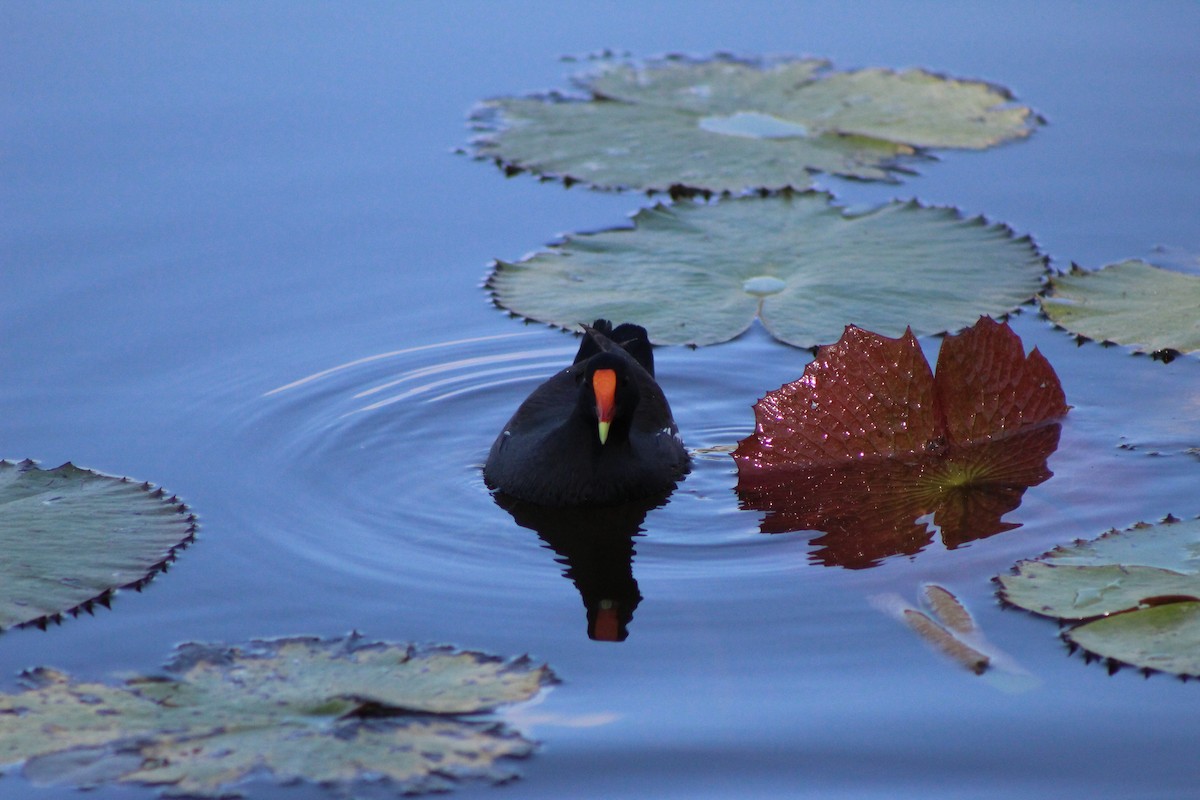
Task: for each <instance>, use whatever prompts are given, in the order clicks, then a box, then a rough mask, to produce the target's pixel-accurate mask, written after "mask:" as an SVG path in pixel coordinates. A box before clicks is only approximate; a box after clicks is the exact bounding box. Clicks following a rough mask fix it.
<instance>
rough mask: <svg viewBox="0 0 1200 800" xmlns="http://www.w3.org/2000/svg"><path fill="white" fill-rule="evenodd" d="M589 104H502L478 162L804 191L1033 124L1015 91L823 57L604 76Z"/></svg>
mask: <svg viewBox="0 0 1200 800" xmlns="http://www.w3.org/2000/svg"><path fill="white" fill-rule="evenodd" d="M577 83H578V84H579V86H580V88H581V89H583V90H584V91H585V92H586V93H587V98H586V99H579V98H564V97H562V96H560V95H553V96H548V97H526V98H514V97H506V98H500V99H496V100H491V101H489V102H487V103H485V104H484V105H483V106H482V107H481V108H479V109H477V110H476V112H475V114H474V115H473V119H474V122H475V123H476V127H477V128H478V130H480V131H481V133H482V135H481V136H480V137H478V138H477V139H476V141H475V142H474V146H475V152H476V154H477V156H478V157H480V158H491V159H494V160H495V161H496V162H497V163H499V164H500V165H501V166H503V167H504V168H505V169H506V170H508V171H510V172H512V171H519V170H529V171H531V172H534V173H537V174H539V175H543V176H550V177H558V178H562V179H564V180H566V181H568V182H571V181H584V182H587V183H589V184H591V185H594V186H599V187H605V188H618V189H644V190H648V191H672V192H679V191H681V190H682V191H699V192H734V193H737V192H741V191H744V190H747V189H760V188H761V189H782V188H785V187H790V188H796V189H801V188H804V187H806V186H808V185H809V183H810V181H811V173H812V172H814V171H820V172H828V173H833V174H837V175H845V176H850V177H854V178H862V179H872V180H891V179H894V177H895V174H896V172H897V171H898V170H900V169H901V167H900V165H899V164H898V161H900V160H901V159H902V158H903V157H905V156H912V155H914V154H916V153H917V152H918V150H919V149H920V148H936V147H960V148H972V149H982V148H985V147H990V146H991V145H994V144H997V143H999V142H1002V141H1005V140H1008V139H1014V138H1018V137H1022V136H1025V135H1027V134H1028V133H1029V132H1030V130H1031V129H1032V126H1033V124H1035V122H1036V118H1035V117H1034V115H1032V113H1031V112H1030V110H1029V109H1028V108H1025V107H1022V106H1015V105H1013V104H1012V103H1011V102H1010V101H1011V100H1012V97H1011V95H1010V94H1009V93H1008V91H1007V90H1005V89H1001V88H999V87H996V86H994V85H992V84H987V83H983V82H981V81H965V80H956V79H953V78H947V77H944V76H941V75H935V74H933V73H930V72H926V71H924V70H915V69H914V70H906V71H903V72H894V71H892V70H886V69H863V70H857V71H853V72H833V71H832V70H831V69H830V68H829V64H828V63H827V62H825V61H822V60H818V59H800V60H785V61H775V62H771V63H760V62H751V61H743V60H736V59H732V58H717V59H713V60H707V61H693V60H688V59H679V58H676V59H669V60H664V61H655V62H651V63H648V64H646V65H645V66H641V67H637V66H632V65H629V64H618V65H610V66H609V67H608V68H607V69H604V70H602V71H600V72H598V73H595V74H593V75H589V76H583V77H581V78H579V79H578V81H577Z"/></svg>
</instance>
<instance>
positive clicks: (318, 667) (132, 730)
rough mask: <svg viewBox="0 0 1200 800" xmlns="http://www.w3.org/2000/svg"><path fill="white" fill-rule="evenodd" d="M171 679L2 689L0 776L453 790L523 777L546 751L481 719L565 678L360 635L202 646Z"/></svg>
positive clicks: (211, 793)
mask: <svg viewBox="0 0 1200 800" xmlns="http://www.w3.org/2000/svg"><path fill="white" fill-rule="evenodd" d="M167 673H168V677H165V678H134V679H131V680H128V681H126V682H125V683H124V684H121V685H117V686H112V685H108V684H102V683H76V682H73V681H71V679H70V678H69V676H67V675H64V674H62V673H60V672H56V671H54V670H48V669H39V670H35V671H34V672H32V673H27V675H26V678H27V683H29V684H30V685H29V687H28V688H27V689H26V690H25V691H22V692H19V693H17V694H11V695H9V694H0V765H10V764H15V763H19V762H25V773H26V775H27V776H29V777H30V778H31V779H34V780H53V782H56V783H67V784H74V785H78V786H80V787H81V788H86V787H89V786H94V785H97V784H100V783H108V782H121V783H144V784H151V785H156V786H165V787H166V793H167V794H172V795H175V794H185V795H188V796H199V797H229V796H236V795H237V791H236V789H235V788H234V784H235V783H236V782H238V781H240V780H243V779H245V778H247V777H249V776H251V775H261V774H268V775H270V776H271V777H272V778H273V779H275V780H276V781H279V782H281V783H288V782H294V781H298V780H303V781H311V782H314V783H320V784H322V785H326V786H330V787H334V788H338V789H341V790H345V791H347V792H349V791H352V790H353V788H354V786H355V785H356V784H357V783H361V782H365V781H371V782H378V781H379V780H384V781H387V782H389V783H391V784H393V785H394V787H395V789H396V790H397V791H398V792H401V791H402V792H406V793H413V792H417V791H427V790H441V789H445V788H447V787H448V785H449V782H450V781H451V780H453V779H457V778H464V777H481V778H485V779H488V780H493V781H501V780H505V779H508V778H510V777H511V776H512V775H511V773H510V772H508V771H506V770H504V769H501V768H500V767H499V766H497V764H496V761H497V760H498V759H501V758H509V757H522V756H527V755H529V754H530V753H531V752H532V751H533V744H532V743H531V742H529V741H527V740H526V739H524V738H522V737H521V736H519V735H518V734H516V733H514V732H512V731H510V730H507V729H506V728H504V727H503V726H500V725H498V724H496V723H494V722H486V721H468V720H462V719H459V718H458V717H457V716H455V715H463V714H479V713H483V712H487V711H491V710H493V709H495V708H496V707H497V706H499V705H502V704H507V703H515V702H520V701H523V700H528V699H529V698H531V697H532V696H534V695H535V694H536V693H537V692H538V691H539V690H540V688H541V687H542V686H543V685H545V684H547V683H549V682H550V681H552V680H553V676H552V675H551V673H550V671H549V669H548V668H546V667H544V666H542V667H538V666H534V665H533V664H532V663H531V662H530V661H529V660H528V659H524V658H523V659H518V660H515V661H502V660H501V659H498V658H495V657H492V656H487V655H483V654H480V653H473V652H461V651H455V650H451V649H449V648H428V649H416V648H414V647H412V646H410V645H403V644H400V645H397V644H389V643H382V642H375V643H368V642H364V641H362V639H361V638H360V637H358V636H351V637H347V638H344V639H333V640H319V639H313V638H291V639H278V640H271V641H256V642H251V643H250V644H248V645H244V646H240V647H228V646H223V645H200V644H189V645H184V646H182V647H181V648H180V649H179V650H178V651H177V653H176V655H175V658H174V659H173V661H172V663H171V664H170V665H168V667H167Z"/></svg>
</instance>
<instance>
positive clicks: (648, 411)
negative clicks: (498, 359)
mask: <svg viewBox="0 0 1200 800" xmlns="http://www.w3.org/2000/svg"><path fill="white" fill-rule="evenodd" d="M582 327H583V330H584V335H583V341H582V342H581V343H580V345H579V352H578V353H577V354H576V356H575V361H574V363H572V364H571V366H570V367H567V368H566V369H564V370H562V371H561V372H559V373H558V374H556V375H555V376H554V377H552V378H550V379H549V380H548V381H546V382H545V383H543V384H542V385H541V386H539V387H538V388H537V389H535V390H534V391H533V393H532V394H530V395H529V397H528V398H526V400H525V402H523V403H522V404H521V406H520V407H519V408H518V409H517V411H516V413H515V414H513V416H512V418H511V419H510V420H509V421H508V423H507V424H505V426H504V429H503V430H502V431H501V432H500V435H499V436H498V437H496V441H495V443H494V444H492V449H491V452H490V453H489V454H488V459H487V463H486V465H485V466H484V468H483V477H484V480H485V481H486V482H487V484H488V486H490V487H491V488H493V489H496V490H499V491H501V492H503V493H505V494H507V495H509V496H511V497H514V498H517V499H520V500H524V501H527V502H531V503H536V504H538V505H543V506H553V507H566V506H588V505H592V506H595V505H614V504H616V503H622V502H626V501H629V500H635V499H639V498H646V497H654V496H665V495H666V494H669V493H670V491H671V490H672V489H673V488H674V487H675V484H676V483H677V482H678V481H679V479H680V478H681V477H683V475H684V474H686V473H687V471H688V453H687V450H686V449H685V448H684V446H683V442H682V440H680V438H679V429H678V427H677V426H676V425H675V419H674V417H672V415H671V407H670V405H668V403H667V398H666V397H665V396H664V394H663V391H662V389H661V388H660V387H659V385H658V383H657V382H655V380H654V352H653V350H652V348H651V346H650V339H649V338H648V337H647V335H646V329H645V328H642V327H641V326H639V325H632V324H629V323H625V324H623V325H618V326H617V327H616V328H614V327H613V326H612V323H610V322H609V321H608V320H596V321H595V322H594V323H593V324H592V325H590V326H588V325H584V326H582Z"/></svg>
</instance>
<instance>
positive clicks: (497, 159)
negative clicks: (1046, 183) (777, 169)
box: [455, 52, 1046, 200]
mask: <svg viewBox="0 0 1200 800" xmlns="http://www.w3.org/2000/svg"><path fill="white" fill-rule="evenodd" d="M561 60H563V61H574V62H579V61H583V62H589V63H591V64H598V65H600V66H598V67H595V66H593V67H591V68H590V69H586V70H580V71H576V72H575V73H573V74H571V75H569V76H568V77H567V82H568V83H569V84H570V86H571V87H572V89H573V90H574V91H572V90H567V91H563V90H561V89H547V90H543V91H532V92H526V93H525V94H522V95H517V96H516V97H517V98H518V99H524V100H537V101H541V102H544V103H590V102H596V101H605V100H609V99H610V98H607V97H605V96H604V95H602V94H598V93H596V92H594V91H592V89H591V87H590V85H589V82H588V81H589V79H590V78H591V77H592V76H594V75H597V74H599V72H600V71H602V70H603V69H606V68H608V67H611V66H614V65H625V66H631V67H635V68H640V69H647V68H654V67H655V66H659V65H665V64H705V63H710V62H721V63H729V64H741V65H745V66H748V67H753V68H756V69H768V68H770V67H772V66H774V65H777V64H785V63H789V62H792V61H813V62H819V64H820V65H819V66H818V67H817V70H816V73H815V75H816V76H817V78H816V79H818V80H819V79H821V78H824V77H826V76H827V75H828V74H830V73H836V72H838V70H836V69H835V68H834V64H833V61H832V60H831V59H828V58H823V57H817V56H808V55H799V56H797V55H775V56H739V55H735V54H733V53H729V52H716V53H713V54H712V55H709V56H696V55H690V54H685V53H677V52H676V53H667V54H665V55H661V56H650V57H646V58H635V57H632V56H631V55H629V54H628V53H626V54H624V55H620V56H618V55H616V54H610V53H607V52H605V53H601V54H599V55H597V56H588V57H584V58H573V59H572V58H563V59H561ZM868 69H872V70H877V71H881V72H887V73H890V74H893V75H897V74H900V73H902V72H909V71H917V72H923V73H925V74H926V75H929V76H931V77H934V78H938V79H941V80H945V81H954V82H962V83H974V84H978V85H980V86H983V87H986V88H987V89H989V90H991V91H993V92H995V93H996V94H997V95H999V96H1000V97H1002V98H1003V100H1002V104H1003V103H1015V102H1016V101H1017V98H1016V95H1015V93H1014V92H1013V90H1012V89H1010V88H1009V87H1007V86H1004V85H1002V84H999V83H996V82H994V81H989V80H985V79H982V78H964V77H955V76H953V75H950V74H949V73H947V72H944V71H942V70H934V69H928V68H925V67H911V68H904V69H897V68H894V67H857V68H852V69H849V70H844V71H845V72H846V73H847V74H850V73H854V72H861V71H864V70H868ZM502 99H507V96H505V97H490V98H488V99H486V100H483V101H481V102H478V103H476V104H475V105H474V107H473V108H472V109H471V111H470V112H469V113H468V115H467V122H468V127H469V129H470V130H472V131H473V132H474V135H473V136H472V137H471V138H470V140H469V141H468V146H467V147H466V148H462V147H460V148H457V149H456V151H455V152H457V153H459V154H462V155H467V156H469V157H470V158H472V159H473V160H475V161H491V162H492V163H493V164H495V165H496V167H497V168H498V169H499V170H500V171H501V172H503V173H504V177H506V178H513V177H516V176H518V175H521V174H522V173H526V172H528V173H529V174H530V175H531V176H533V177H534V178H536V179H537V180H538V181H539V182H540V183H562V185H563V188H565V189H570V188H571V187H572V186H574V185H576V184H582V185H583V186H586V187H587V188H588V189H590V190H592V191H600V192H637V193H639V194H644V195H646V196H648V197H653V196H655V195H659V194H665V195H667V196H669V197H670V198H671V199H672V200H680V199H684V198H690V197H699V198H703V199H705V200H710V199H712V198H713V197H729V196H745V195H759V196H769V195H773V194H780V193H787V192H799V191H805V190H807V189H811V188H812V187H811V185H810V186H778V187H766V186H757V187H747V188H746V189H745V190H743V191H742V192H730V191H714V190H712V189H706V188H704V187H698V186H690V185H687V184H683V183H676V184H673V185H671V186H669V187H667V188H666V189H661V188H655V187H648V188H645V189H642V188H638V187H634V186H605V185H602V184H594V183H592V182H591V181H588V180H586V179H583V178H578V177H575V176H573V175H569V174H567V173H562V172H551V171H539V170H534V169H531V168H529V167H525V166H522V165H520V164H515V163H512V162H510V161H508V160H506V159H505V158H504V157H503V156H501V155H499V154H497V153H494V152H484V151H485V150H488V149H491V148H492V147H493V146H494V144H495V137H496V136H497V135H498V134H500V133H501V132H502V131H503V129H504V126H503V125H502V123H501V122H500V119H499V116H500V112H499V110H498V109H497V108H496V106H495V105H493V103H494V102H495V101H497V100H502ZM1045 124H1046V118H1045V116H1044V115H1042V114H1041V113H1039V112H1038V111H1037V110H1035V109H1033V108H1029V118H1028V123H1027V124H1026V126H1025V128H1024V129H1023V130H1022V131H1021V132H1020V133H1019V134H1017V135H1016V136H1014V137H1013V138H1012V139H1011V140H1008V141H1005V142H1000V143H997V144H995V145H992V147H998V146H1001V145H1003V144H1008V143H1010V142H1012V141H1019V140H1022V139H1026V138H1028V137H1029V136H1030V135H1031V134H1032V133H1033V132H1034V131H1035V130H1037V128H1039V127H1041V126H1043V125H1045ZM889 141H891V140H889ZM895 143H896V144H901V145H905V146H906V147H909V148H911V151H910V152H908V153H903V154H900V155H897V156H896V157H894V158H891V159H887V160H886V161H883V162H881V163H880V164H879V168H880V169H881V170H883V171H884V172H887V173H888V174H889V175H892V177H891V178H890V179H888V180H880V181H869V182H877V183H885V184H886V183H899V182H900V181H899V178H897V177H895V176H897V175H905V176H915V175H917V174H919V173H918V172H917V170H916V168H915V167H914V166H910V164H915V163H918V162H922V161H937V160H938V157H937V155H935V153H934V151H936V150H956V149H961V148H956V147H952V146H948V147H934V148H931V147H919V146H916V145H912V144H908V143H906V142H902V141H899V140H896V141H895ZM988 149H990V148H988ZM805 169H806V171H807V172H808V174H809V175H812V176H816V175H822V174H830V175H833V176H834V177H842V178H843V179H845V180H858V179H856V178H854V177H852V176H838V175H837V174H836V173H825V172H823V171H822V170H819V169H812V168H807V167H806V168H805Z"/></svg>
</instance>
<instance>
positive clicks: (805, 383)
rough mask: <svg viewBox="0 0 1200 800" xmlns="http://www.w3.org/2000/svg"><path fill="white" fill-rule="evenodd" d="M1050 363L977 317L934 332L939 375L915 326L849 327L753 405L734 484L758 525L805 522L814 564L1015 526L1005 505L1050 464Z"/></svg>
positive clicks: (1058, 406)
mask: <svg viewBox="0 0 1200 800" xmlns="http://www.w3.org/2000/svg"><path fill="white" fill-rule="evenodd" d="M1067 409H1068V406H1067V405H1066V401H1065V398H1064V397H1063V392H1062V387H1061V385H1060V384H1059V381H1058V377H1057V376H1056V375H1055V374H1054V369H1053V368H1052V367H1051V366H1050V364H1049V363H1048V362H1047V361H1046V359H1045V358H1044V357H1043V356H1042V354H1041V353H1039V352H1038V351H1037V349H1036V348H1035V349H1034V350H1033V351H1032V352H1031V353H1030V354H1029V355H1028V357H1026V355H1025V350H1024V348H1023V347H1022V345H1021V340H1020V338H1018V337H1017V335H1016V334H1015V333H1013V332H1012V330H1011V329H1010V328H1009V327H1008V325H1007V324H999V323H996V322H994V321H992V320H991V319H989V318H987V317H984V318H982V319H980V320H979V321H978V322H977V323H976V324H975V325H974V326H973V327H971V328H969V329H967V330H965V331H963V332H962V333H961V334H959V335H956V336H948V337H946V339H945V340H944V341H943V342H942V348H941V352H940V353H939V354H938V366H937V374H936V376H935V375H934V374H933V373H932V372H931V370H930V369H929V364H928V362H926V360H925V356H924V355H923V354H922V352H921V348H920V345H918V344H917V340H916V338H915V337H914V336H913V335H912V332H911V331H909V332H906V333H905V335H904V336H903V337H901V338H899V339H889V338H886V337H883V336H879V335H878V334H875V333H871V332H870V331H864V330H861V329H859V328H855V327H853V326H851V327H848V328H847V329H846V332H845V334H844V335H843V336H842V338H841V340H839V341H838V342H837V344H834V345H831V346H829V347H824V348H822V349H821V350H820V352H819V353H818V355H817V358H816V360H815V361H813V362H812V363H810V364H809V365H808V366H807V367H806V368H805V370H804V375H803V376H802V377H801V378H800V379H799V380H797V381H795V382H793V383H790V384H787V385H786V386H783V387H781V388H780V389H778V390H776V391H774V392H770V393H768V394H767V396H766V397H764V398H763V399H761V400H760V401H758V403H757V404H755V407H754V413H755V417H756V419H757V425H756V426H755V431H754V433H753V434H752V435H750V436H748V437H747V438H745V439H743V440H742V441H741V442H739V443H738V447H737V450H735V451H734V453H733V458H734V460H735V461H736V462H737V468H738V486H737V490H738V494H739V495H740V497H741V501H742V506H743V507H744V508H749V509H755V510H760V511H766V512H767V515H766V517H765V518H764V520H763V522H762V525H761V529H762V531H763V532H764V533H783V532H787V531H796V530H815V531H821V532H823V533H825V536H823V537H820V538H818V539H816V540H815V541H814V544H817V545H819V546H820V547H821V549H820V550H819V551H818V552H817V553H816V555H815V557H816V558H817V559H818V560H819V561H821V562H822V563H826V564H830V565H840V566H844V567H851V568H861V567H869V566H874V565H875V564H877V563H878V562H879V560H880V559H882V558H885V557H887V556H890V555H897V554H902V553H903V554H913V553H916V552H918V551H920V550H922V549H923V548H924V547H925V546H926V545H927V544H929V542H931V541H932V539H933V532H931V530H930V527H933V528H934V529H937V530H940V533H941V538H942V542H943V543H944V544H945V545H946V547H948V548H955V547H958V546H959V545H961V544H963V543H965V542H969V541H973V540H976V539H982V538H985V537H987V536H992V535H994V534H996V533H1000V532H1001V531H1005V530H1011V529H1012V528H1015V527H1017V525H1016V524H1013V523H1005V522H1003V521H1002V517H1003V516H1004V515H1005V514H1006V513H1008V512H1009V511H1012V510H1013V509H1015V508H1016V507H1017V506H1018V505H1020V502H1021V497H1022V495H1023V494H1024V493H1025V490H1026V489H1027V488H1028V487H1030V486H1034V485H1036V484H1039V483H1041V482H1042V481H1044V480H1046V479H1047V478H1049V477H1050V475H1051V473H1050V471H1049V470H1048V469H1047V468H1046V460H1047V458H1049V456H1050V454H1051V453H1053V452H1054V450H1055V448H1056V447H1057V445H1058V434H1059V426H1058V425H1057V424H1056V423H1055V420H1057V419H1059V418H1060V417H1062V415H1063V414H1065V413H1066V412H1067Z"/></svg>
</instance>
